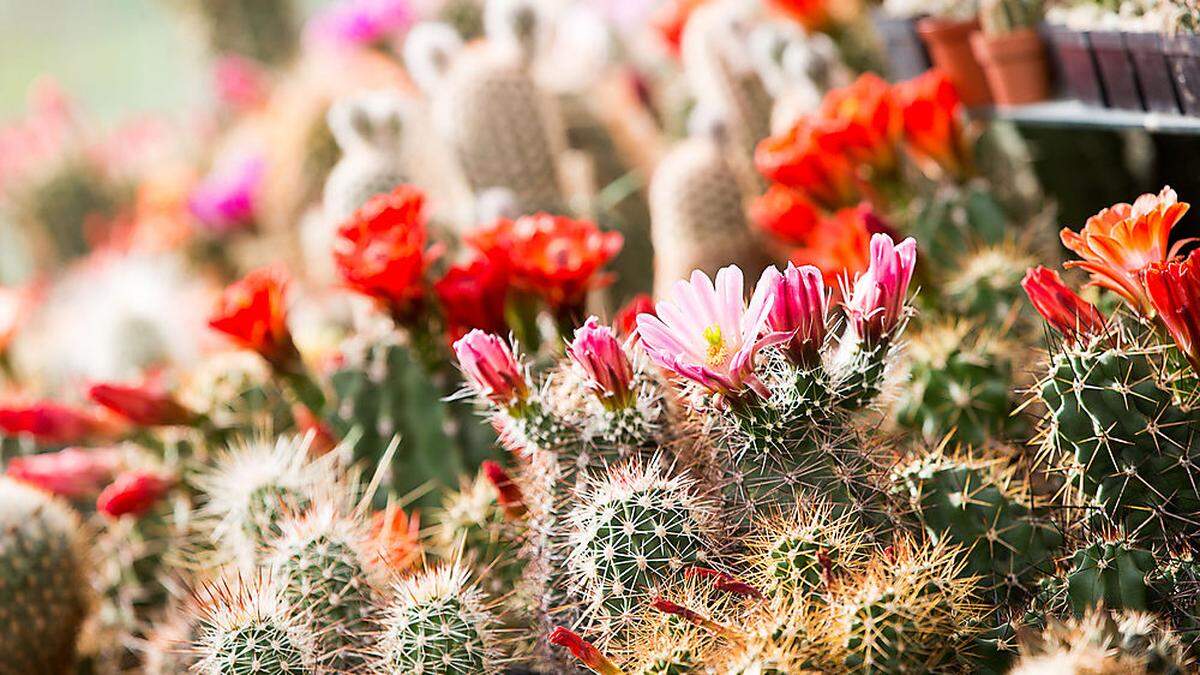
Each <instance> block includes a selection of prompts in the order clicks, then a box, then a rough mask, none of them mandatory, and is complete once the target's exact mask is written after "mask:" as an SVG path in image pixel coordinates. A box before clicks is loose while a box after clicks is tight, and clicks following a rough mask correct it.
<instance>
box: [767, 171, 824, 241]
mask: <svg viewBox="0 0 1200 675" xmlns="http://www.w3.org/2000/svg"><path fill="white" fill-rule="evenodd" d="M750 219H751V220H753V221H754V224H755V225H758V226H759V227H760V228H762V230H763V231H764V232H766V233H767V234H770V235H771V236H773V237H775V238H777V239H779V240H780V241H782V242H783V243H785V244H790V245H792V246H801V245H803V244H804V242H805V241H807V240H808V238H809V236H811V235H812V233H813V231H814V230H816V229H817V226H818V225H819V224H820V222H821V212H820V211H819V210H818V209H817V207H816V205H814V204H813V203H812V202H810V201H809V200H808V199H807V198H805V196H804V195H803V194H801V193H800V192H799V191H797V190H793V189H792V188H790V187H787V186H785V185H780V184H778V183H775V184H773V185H771V187H769V188H767V191H766V193H765V194H763V195H762V196H760V197H756V198H755V199H754V202H753V203H752V204H751V205H750Z"/></svg>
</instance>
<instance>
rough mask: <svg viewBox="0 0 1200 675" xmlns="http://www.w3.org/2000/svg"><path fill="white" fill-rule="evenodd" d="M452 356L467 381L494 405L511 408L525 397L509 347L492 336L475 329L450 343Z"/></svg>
mask: <svg viewBox="0 0 1200 675" xmlns="http://www.w3.org/2000/svg"><path fill="white" fill-rule="evenodd" d="M454 354H455V355H456V356H457V357H458V365H459V367H460V368H462V372H463V375H464V376H466V378H467V382H468V383H469V384H470V385H471V386H472V387H474V389H475V390H476V391H477V392H479V394H480V395H482V396H485V397H487V398H488V399H489V400H490V401H492V402H493V403H495V404H496V405H499V406H503V407H506V408H511V407H514V406H516V405H518V404H520V403H521V402H522V401H524V400H525V398H526V397H527V396H528V395H529V384H528V383H527V382H526V380H525V373H524V371H523V370H522V369H521V366H520V364H518V363H517V357H516V356H515V355H514V354H513V350H512V348H510V347H509V346H508V343H506V342H505V341H504V340H501V339H500V338H498V337H496V336H495V335H492V334H490V333H485V332H483V331H481V330H479V329H478V328H476V329H475V330H472V331H471V332H470V333H467V334H466V335H464V336H462V337H461V338H459V339H458V341H457V342H455V343H454Z"/></svg>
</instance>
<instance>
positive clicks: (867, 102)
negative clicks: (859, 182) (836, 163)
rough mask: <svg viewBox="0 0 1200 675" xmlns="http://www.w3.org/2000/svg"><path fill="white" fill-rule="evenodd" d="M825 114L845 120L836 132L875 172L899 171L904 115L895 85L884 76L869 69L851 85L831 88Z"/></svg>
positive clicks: (834, 132) (841, 120)
mask: <svg viewBox="0 0 1200 675" xmlns="http://www.w3.org/2000/svg"><path fill="white" fill-rule="evenodd" d="M821 114H822V115H823V116H824V117H826V118H827V119H831V120H838V121H839V122H841V125H840V126H837V127H835V130H834V131H833V132H832V133H833V134H834V135H835V137H836V139H837V143H838V145H840V146H841V147H842V148H844V149H845V150H846V152H848V153H850V155H851V156H852V157H853V158H854V159H855V160H856V161H859V162H864V163H866V164H868V165H869V166H870V167H871V168H872V169H873V171H874V173H875V175H886V174H891V173H894V172H895V171H896V169H897V148H898V147H899V143H900V139H901V132H902V131H903V118H902V117H901V114H900V106H899V105H898V104H897V102H896V96H895V93H894V91H893V90H892V86H891V85H890V84H888V83H887V82H886V81H884V79H883V78H881V77H879V76H878V75H875V74H874V73H865V74H863V75H862V76H860V77H859V78H858V79H857V80H855V81H854V84H852V85H850V86H849V87H845V88H842V89H835V90H833V91H831V92H829V93H828V94H827V95H826V96H825V100H824V101H823V102H822V104H821Z"/></svg>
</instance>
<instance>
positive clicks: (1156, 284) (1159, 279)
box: [1146, 250, 1200, 373]
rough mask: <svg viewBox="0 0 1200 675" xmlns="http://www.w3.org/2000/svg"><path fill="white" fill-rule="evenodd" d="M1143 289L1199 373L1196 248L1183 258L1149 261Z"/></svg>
mask: <svg viewBox="0 0 1200 675" xmlns="http://www.w3.org/2000/svg"><path fill="white" fill-rule="evenodd" d="M1146 292H1147V293H1148V294H1149V295H1150V302H1151V303H1152V304H1153V305H1154V309H1156V310H1158V318H1159V320H1160V321H1162V322H1163V325H1164V326H1166V327H1167V330H1168V331H1169V332H1170V333H1171V337H1172V338H1173V339H1174V340H1175V344H1176V345H1177V346H1178V347H1179V351H1181V352H1183V355H1184V356H1186V357H1187V359H1188V362H1189V363H1191V364H1192V368H1193V369H1195V371H1196V372H1197V373H1200V250H1196V251H1192V253H1191V255H1189V256H1188V257H1187V259H1186V260H1172V261H1170V262H1165V263H1161V262H1160V263H1152V264H1151V265H1150V266H1149V267H1147V268H1146Z"/></svg>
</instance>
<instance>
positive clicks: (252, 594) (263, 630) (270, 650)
mask: <svg viewBox="0 0 1200 675" xmlns="http://www.w3.org/2000/svg"><path fill="white" fill-rule="evenodd" d="M196 604H197V606H198V608H199V616H198V617H197V622H198V629H197V635H196V638H195V641H194V642H193V644H192V650H193V651H194V652H195V653H196V656H197V667H196V672H198V673H203V674H204V675H258V674H259V673H313V672H317V671H316V668H317V662H316V651H315V638H314V636H313V634H312V633H311V631H309V630H307V629H306V628H305V627H304V626H303V623H302V622H301V621H300V620H299V617H297V616H296V615H295V614H294V613H292V612H291V611H290V610H289V609H288V608H287V606H286V605H285V604H284V602H283V601H282V600H281V598H280V597H279V589H278V588H277V587H276V586H275V585H274V584H273V583H272V582H271V580H270V579H267V578H262V579H259V580H257V581H254V582H249V583H243V582H242V580H240V579H237V580H228V581H218V582H216V583H214V584H212V585H210V586H207V587H206V588H204V589H202V590H201V591H200V593H198V594H197V598H196Z"/></svg>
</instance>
